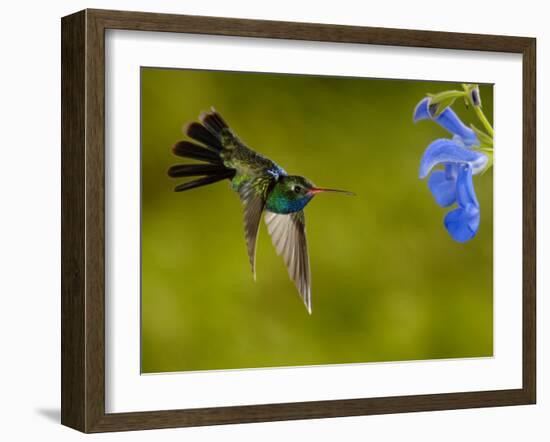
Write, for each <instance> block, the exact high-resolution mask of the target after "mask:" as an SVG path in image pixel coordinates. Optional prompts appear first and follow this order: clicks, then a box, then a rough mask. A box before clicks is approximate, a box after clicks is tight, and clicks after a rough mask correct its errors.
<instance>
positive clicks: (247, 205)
mask: <svg viewBox="0 0 550 442" xmlns="http://www.w3.org/2000/svg"><path fill="white" fill-rule="evenodd" d="M199 120H200V123H198V122H193V123H190V124H188V125H187V126H186V127H185V133H186V134H187V135H188V136H189V137H190V138H192V139H193V140H195V141H197V142H198V143H200V145H199V144H196V143H193V142H190V141H180V142H178V143H176V145H175V146H174V147H173V148H172V151H173V153H174V154H175V155H177V156H179V157H183V158H191V159H194V160H199V161H202V162H203V164H176V165H174V166H172V167H170V169H168V175H169V176H171V177H173V178H181V177H200V178H197V179H194V180H192V181H188V182H186V183H183V184H179V185H178V186H176V188H175V189H174V190H175V191H176V192H182V191H184V190H189V189H194V188H195V187H201V186H205V185H207V184H212V183H216V182H218V181H222V180H225V179H228V180H230V181H231V187H232V189H233V190H234V191H235V192H237V193H238V194H239V197H240V199H241V203H242V205H243V208H244V230H245V236H246V243H247V249H248V257H249V259H250V265H251V267H252V274H253V275H254V279H256V269H255V261H256V239H257V237H258V229H259V226H260V219H261V216H262V213H263V212H265V222H266V224H267V229H268V231H269V234H270V235H271V239H272V242H273V245H274V247H275V249H276V250H277V254H278V255H282V257H283V259H284V261H285V264H286V266H287V269H288V273H289V275H290V277H291V278H292V279H293V281H294V283H295V285H296V288H297V289H298V291H299V293H300V296H301V298H302V300H303V302H304V304H305V305H306V308H307V310H308V312H309V313H310V314H311V273H310V268H309V256H308V251H307V240H306V227H305V217H304V207H305V206H306V205H307V204H308V203H309V202H310V201H311V199H312V198H313V197H314V196H315V195H316V194H318V193H321V192H341V193H345V194H348V195H353V193H352V192H347V191H345V190H339V189H326V188H321V187H316V186H315V185H314V184H313V183H312V182H311V181H309V180H308V179H307V178H304V177H302V176H298V175H289V174H287V173H286V172H285V170H284V169H283V168H282V167H280V166H279V165H278V164H276V163H275V162H274V161H271V160H270V159H269V158H267V157H265V156H263V155H261V154H260V153H258V152H255V151H254V150H252V149H250V148H249V147H248V146H246V145H245V144H244V143H243V142H242V141H241V140H240V139H239V138H238V137H237V136H236V135H235V133H234V132H233V131H232V130H231V129H230V128H229V126H228V125H227V123H226V122H225V121H224V119H223V118H222V117H221V115H220V114H219V113H218V112H216V110H215V109H214V108H212V109H211V112H208V113H203V114H201V115H200V117H199Z"/></svg>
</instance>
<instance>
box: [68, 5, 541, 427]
mask: <svg viewBox="0 0 550 442" xmlns="http://www.w3.org/2000/svg"><path fill="white" fill-rule="evenodd" d="M61 24H62V26H61V29H62V45H61V51H62V130H61V133H62V177H61V183H62V198H61V203H62V204H61V207H62V269H61V276H62V303H61V321H62V333H61V349H62V365H61V375H62V391H61V422H62V423H63V424H64V425H67V426H69V427H73V428H75V429H78V430H80V431H83V432H102V431H121V430H141V429H150V428H168V427H184V426H196V425H215V424H229V423H239V422H262V421H279V420H289V419H311V418H325V417H337V416H357V415H368V414H382V413H403V412H411V411H428V410H446V409H459V408H473V407H492V406H503V405H520V404H534V403H535V398H536V384H535V378H536V351H535V342H536V341H535V319H536V318H535V283H536V234H535V228H536V219H535V216H536V176H535V170H536V158H535V133H536V127H535V124H536V123H535V113H536V104H535V100H536V95H535V85H536V82H535V80H536V77H535V75H536V73H535V64H536V63H535V53H536V40H535V39H534V38H525V37H508V36H497V35H477V34H458V33H447V32H428V31H416V30H404V29H384V28H366V27H355V26H336V25H321V24H310V23H288V22H276V21H263V20H262V21H260V20H241V19H230V18H215V17H198V16H186V15H168V14H153V13H142V12H123V11H105V10H84V11H80V12H77V13H75V14H73V15H69V16H67V17H64V18H63V19H62V23H61ZM106 29H127V30H140V31H164V32H180V33H193V34H212V35H229V36H242V37H263V38H279V39H280V38H284V39H292V40H309V41H327V42H342V43H361V44H376V45H390V46H407V47H427V48H442V49H462V50H477V51H497V52H512V53H519V54H522V56H523V386H522V388H520V389H514V390H498V391H476V392H466V393H464V392H457V393H446V394H429V395H414V396H401V397H382V398H364V399H346V400H332V401H316V402H294V403H285V404H268V405H250V406H231V407H220V408H202V409H189V410H169V411H146V412H136V413H115V414H107V413H105V304H104V289H105V269H104V252H105V226H104V221H105V206H104V202H105V163H104V157H105V143H104V139H105V122H104V115H105V105H104V102H105V84H104V72H105V69H104V68H105V46H104V44H105V30H106Z"/></svg>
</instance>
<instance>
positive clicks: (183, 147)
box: [172, 141, 223, 164]
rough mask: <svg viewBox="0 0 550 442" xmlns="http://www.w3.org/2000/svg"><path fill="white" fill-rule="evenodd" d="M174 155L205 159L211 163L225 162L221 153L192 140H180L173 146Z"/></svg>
mask: <svg viewBox="0 0 550 442" xmlns="http://www.w3.org/2000/svg"><path fill="white" fill-rule="evenodd" d="M172 152H173V153H174V155H177V156H178V157H182V158H190V159H192V160H199V161H205V162H207V163H211V164H223V162H222V159H221V158H220V155H219V154H218V153H217V152H212V151H211V150H209V149H206V148H204V147H202V146H199V145H198V144H195V143H191V142H190V141H180V142H178V143H176V144H175V145H174V147H173V148H172Z"/></svg>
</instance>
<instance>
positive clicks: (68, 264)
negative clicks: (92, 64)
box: [61, 12, 86, 430]
mask: <svg viewBox="0 0 550 442" xmlns="http://www.w3.org/2000/svg"><path fill="white" fill-rule="evenodd" d="M84 25H85V14H84V12H79V13H77V14H73V15H71V16H69V17H66V18H64V19H63V27H62V29H61V40H62V43H61V143H62V149H61V323H62V326H61V422H62V423H63V424H65V425H68V426H70V427H73V428H77V429H80V430H82V429H84V428H85V422H84V420H85V412H84V407H85V404H86V397H85V381H84V374H85V352H86V347H85V343H84V339H85V326H86V324H85V295H86V290H85V287H84V281H85V261H86V257H85V253H86V251H85V246H84V240H85V227H84V217H85V198H84V176H85V160H84V151H85V133H86V122H85V113H86V110H85V107H86V104H85V97H84V93H85V90H86V88H85V85H84V82H85V66H86V65H85V60H84V59H85V57H84V51H83V46H84V41H85V32H84Z"/></svg>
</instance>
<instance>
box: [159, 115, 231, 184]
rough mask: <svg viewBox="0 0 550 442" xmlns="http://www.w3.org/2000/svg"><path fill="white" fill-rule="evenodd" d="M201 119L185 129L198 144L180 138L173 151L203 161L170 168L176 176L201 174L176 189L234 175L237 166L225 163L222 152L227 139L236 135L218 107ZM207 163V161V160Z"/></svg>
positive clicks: (171, 172) (169, 170) (172, 174)
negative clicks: (219, 112) (228, 165)
mask: <svg viewBox="0 0 550 442" xmlns="http://www.w3.org/2000/svg"><path fill="white" fill-rule="evenodd" d="M200 121H201V122H200V123H198V122H193V123H191V124H188V125H187V126H186V127H185V133H186V134H187V135H188V136H189V138H192V139H193V140H194V141H196V142H197V143H200V144H196V143H193V142H190V141H180V142H178V143H176V145H175V146H174V147H173V148H172V152H173V153H174V154H175V155H177V156H179V157H183V158H190V159H193V160H199V161H203V163H200V164H176V165H174V166H172V167H170V168H169V169H168V176H170V177H172V178H182V177H201V178H198V179H195V180H193V181H189V182H187V183H183V184H180V185H178V186H177V187H176V188H175V191H176V192H182V191H184V190H189V189H194V188H195V187H201V186H206V185H207V184H212V183H216V182H218V181H222V180H224V179H230V180H231V179H233V177H234V176H235V174H236V170H235V169H231V168H229V167H226V166H225V165H224V161H223V158H222V156H223V155H222V152H223V151H224V149H226V147H228V146H226V144H225V143H226V141H227V140H230V141H231V140H235V139H236V137H235V136H234V135H233V133H232V132H231V129H229V127H228V126H227V123H226V122H225V121H224V120H223V118H222V117H221V116H220V114H218V113H217V112H216V111H215V110H214V109H212V111H211V112H209V113H207V114H203V115H201V116H200ZM205 163H207V164H205Z"/></svg>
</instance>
